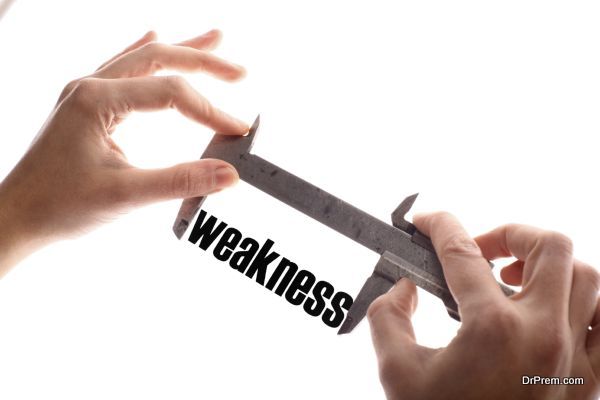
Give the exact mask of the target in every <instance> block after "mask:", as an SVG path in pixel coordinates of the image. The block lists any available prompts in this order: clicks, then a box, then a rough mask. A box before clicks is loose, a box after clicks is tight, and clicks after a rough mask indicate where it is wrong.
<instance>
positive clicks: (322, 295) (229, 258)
mask: <svg viewBox="0 0 600 400" xmlns="http://www.w3.org/2000/svg"><path fill="white" fill-rule="evenodd" d="M217 238H218V239H217ZM188 240H189V241H190V242H191V243H193V244H195V245H198V247H200V248H201V249H202V250H208V248H209V247H211V246H212V245H213V244H214V247H213V249H212V253H213V255H214V256H215V258H216V259H217V260H219V261H223V262H228V263H229V266H230V267H231V268H233V269H235V270H237V271H238V272H240V273H242V274H245V275H246V276H247V277H248V278H250V279H254V280H256V282H257V283H258V284H260V285H261V286H264V287H265V288H267V289H269V290H271V291H273V292H275V294H277V295H278V296H284V297H285V299H286V300H287V301H288V302H289V303H290V304H293V305H295V306H299V305H301V304H302V308H303V309H304V311H305V312H306V313H307V314H308V315H311V316H313V317H318V316H321V320H322V321H323V322H324V323H325V324H326V325H327V326H329V327H332V328H336V327H338V326H339V325H340V324H341V323H342V321H343V320H344V316H345V312H344V310H346V311H348V310H349V309H350V306H351V305H352V302H353V300H352V297H350V295H349V294H347V293H344V292H341V291H340V292H337V293H336V291H335V289H334V288H333V285H332V284H330V283H329V282H325V281H317V279H316V278H315V276H314V275H313V274H312V273H311V272H309V271H306V270H304V269H299V268H298V265H296V264H295V263H294V262H292V261H290V260H288V259H287V258H285V257H282V258H281V259H279V258H280V257H279V253H276V252H275V251H272V250H271V248H272V247H273V245H274V244H275V243H274V242H273V241H272V240H271V239H267V240H266V241H265V242H264V243H263V244H262V245H260V244H259V243H258V242H257V241H256V240H254V239H252V238H249V237H246V238H244V237H243V236H242V234H241V233H240V231H238V230H237V229H235V228H233V227H227V224H226V223H225V222H222V221H218V220H217V218H215V217H214V216H212V215H211V216H208V218H207V214H206V212H205V211H204V210H200V215H199V216H198V219H197V220H196V223H195V224H194V227H193V229H192V232H191V233H190V237H189V238H188ZM277 259H279V262H278V263H275V260H277Z"/></svg>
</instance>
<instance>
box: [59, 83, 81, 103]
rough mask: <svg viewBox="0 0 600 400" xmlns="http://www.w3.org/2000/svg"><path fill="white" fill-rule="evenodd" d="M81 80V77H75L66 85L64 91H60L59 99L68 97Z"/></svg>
mask: <svg viewBox="0 0 600 400" xmlns="http://www.w3.org/2000/svg"><path fill="white" fill-rule="evenodd" d="M79 80H80V79H73V80H72V81H71V82H69V83H67V84H66V85H65V87H64V88H63V90H62V92H61V93H60V96H59V97H58V99H59V101H60V100H62V99H64V98H65V97H67V96H68V95H69V94H70V93H71V92H72V91H73V89H75V87H76V86H77V84H78V83H79Z"/></svg>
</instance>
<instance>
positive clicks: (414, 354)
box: [367, 279, 434, 393]
mask: <svg viewBox="0 0 600 400" xmlns="http://www.w3.org/2000/svg"><path fill="white" fill-rule="evenodd" d="M416 307H417V288H416V287H415V284H414V283H412V282H411V281H409V280H408V279H400V281H398V283H396V286H394V287H393V288H392V290H390V291H389V292H388V293H386V294H384V295H382V296H379V297H378V298H377V299H376V300H375V301H374V302H373V303H372V304H371V306H370V307H369V310H368V312H367V316H368V317H369V323H370V325H371V337H372V339H373V347H374V348H375V354H376V355H377V360H378V363H379V375H380V379H381V383H382V384H383V386H384V389H385V390H386V393H387V392H388V390H391V388H393V387H396V386H400V387H401V386H403V385H404V384H409V381H410V380H411V379H414V378H415V375H420V374H421V373H422V363H423V361H424V360H425V359H426V358H427V357H428V356H429V355H431V354H432V353H433V351H434V350H432V349H430V348H427V347H423V346H420V345H418V344H417V343H416V341H415V332H414V330H413V326H412V322H411V317H412V314H413V313H414V311H415V309H416Z"/></svg>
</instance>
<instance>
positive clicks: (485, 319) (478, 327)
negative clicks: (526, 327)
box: [471, 305, 523, 343]
mask: <svg viewBox="0 0 600 400" xmlns="http://www.w3.org/2000/svg"><path fill="white" fill-rule="evenodd" d="M471 329H472V330H473V331H475V332H476V334H477V335H479V337H481V338H484V339H488V340H492V341H494V343H508V342H509V341H511V340H512V339H513V338H515V337H520V336H521V333H522V330H523V325H522V323H521V320H520V318H519V316H518V313H517V312H516V311H515V310H513V309H512V308H510V307H506V306H504V305H490V306H489V307H486V311H485V314H484V315H483V316H481V317H477V318H475V319H474V320H473V322H472V323H471Z"/></svg>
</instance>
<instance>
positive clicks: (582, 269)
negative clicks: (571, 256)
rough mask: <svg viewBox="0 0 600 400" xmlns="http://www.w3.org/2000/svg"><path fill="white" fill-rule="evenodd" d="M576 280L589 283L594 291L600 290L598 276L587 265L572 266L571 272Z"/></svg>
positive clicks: (592, 268) (599, 276) (599, 278)
mask: <svg viewBox="0 0 600 400" xmlns="http://www.w3.org/2000/svg"><path fill="white" fill-rule="evenodd" d="M573 273H574V274H575V275H576V276H577V277H578V278H581V280H583V281H584V282H590V283H591V284H592V285H594V287H595V288H596V289H599V288H600V274H599V273H598V271H597V270H596V268H594V267H592V266H591V265H589V264H586V263H583V262H578V263H576V264H575V266H574V272H573Z"/></svg>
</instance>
